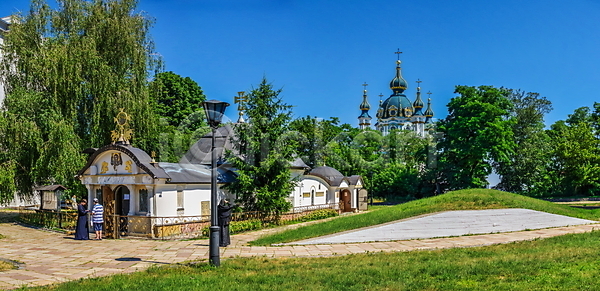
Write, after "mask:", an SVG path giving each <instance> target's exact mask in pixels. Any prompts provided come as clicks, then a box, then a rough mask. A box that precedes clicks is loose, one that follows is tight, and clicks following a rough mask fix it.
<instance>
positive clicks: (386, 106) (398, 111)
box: [378, 94, 415, 119]
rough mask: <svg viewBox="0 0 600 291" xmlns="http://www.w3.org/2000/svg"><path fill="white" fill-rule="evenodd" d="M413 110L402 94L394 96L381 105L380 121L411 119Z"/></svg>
mask: <svg viewBox="0 0 600 291" xmlns="http://www.w3.org/2000/svg"><path fill="white" fill-rule="evenodd" d="M414 111H415V109H414V108H413V106H412V104H411V102H410V100H408V98H406V96H405V95H404V94H394V95H392V96H390V97H389V98H388V99H385V101H383V103H382V104H381V114H380V116H378V117H379V118H380V119H388V118H393V117H411V116H412V115H413V112H414Z"/></svg>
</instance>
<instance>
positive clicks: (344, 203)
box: [340, 189, 352, 212]
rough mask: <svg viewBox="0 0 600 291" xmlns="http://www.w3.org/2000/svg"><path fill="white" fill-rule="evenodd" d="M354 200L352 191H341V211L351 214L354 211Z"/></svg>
mask: <svg viewBox="0 0 600 291" xmlns="http://www.w3.org/2000/svg"><path fill="white" fill-rule="evenodd" d="M351 200H352V195H350V191H348V189H344V190H341V191H340V202H341V203H340V210H341V211H342V212H350V211H352V205H351V204H350V201H351Z"/></svg>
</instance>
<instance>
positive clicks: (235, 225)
mask: <svg viewBox="0 0 600 291" xmlns="http://www.w3.org/2000/svg"><path fill="white" fill-rule="evenodd" d="M261 228H263V223H262V221H260V220H259V219H249V220H242V221H232V222H231V223H229V233H230V234H236V233H240V232H245V231H251V230H257V229H261ZM209 235H210V229H209V227H208V226H207V227H205V228H204V229H202V236H206V237H208V236H209Z"/></svg>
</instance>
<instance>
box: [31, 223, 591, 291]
mask: <svg viewBox="0 0 600 291" xmlns="http://www.w3.org/2000/svg"><path fill="white" fill-rule="evenodd" d="M599 245H600V232H599V231H594V232H591V233H584V234H573V235H565V236H559V237H554V238H549V239H544V240H534V241H525V242H518V243H510V244H504V245H495V246H487V247H477V248H455V249H446V250H436V251H413V252H400V253H369V254H361V255H348V256H341V257H329V258H292V259H289V258H288V259H283V258H282V259H267V258H251V259H230V260H224V261H223V262H222V264H221V267H220V268H212V267H209V266H207V265H206V264H205V263H202V264H198V265H195V266H176V267H156V268H152V269H150V270H148V271H143V272H138V273H134V274H129V275H115V276H110V277H104V278H95V279H84V280H79V281H74V282H68V283H65V284H61V285H56V286H52V287H47V288H35V289H34V290H69V291H77V290H82V291H83V290H85V291H88V290H109V291H113V290H240V291H242V290H243V291H247V290H269V291H277V290H598V288H599V287H598V277H599V276H600V252H598V246H599Z"/></svg>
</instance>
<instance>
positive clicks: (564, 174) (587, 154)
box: [549, 108, 600, 196]
mask: <svg viewBox="0 0 600 291" xmlns="http://www.w3.org/2000/svg"><path fill="white" fill-rule="evenodd" d="M580 109H581V108H580ZM580 109H577V110H576V111H575V113H574V115H570V116H569V119H567V120H568V121H567V122H564V121H562V120H561V121H558V122H556V123H555V124H553V125H552V128H551V130H550V131H549V135H550V137H551V139H552V141H553V151H552V159H551V160H552V164H551V167H550V169H551V173H552V175H551V176H552V182H553V183H552V184H551V185H552V188H551V190H553V191H552V192H550V194H551V195H555V196H570V195H583V196H588V195H596V194H597V193H598V191H600V167H599V166H598V165H599V164H600V140H599V139H598V138H596V136H595V135H594V130H593V127H592V124H591V123H589V122H585V121H582V120H586V119H585V118H584V119H581V118H580V117H582V115H580V114H579V113H582V112H584V111H586V110H580ZM572 117H576V118H572ZM569 120H570V121H569ZM587 120H589V119H587Z"/></svg>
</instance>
